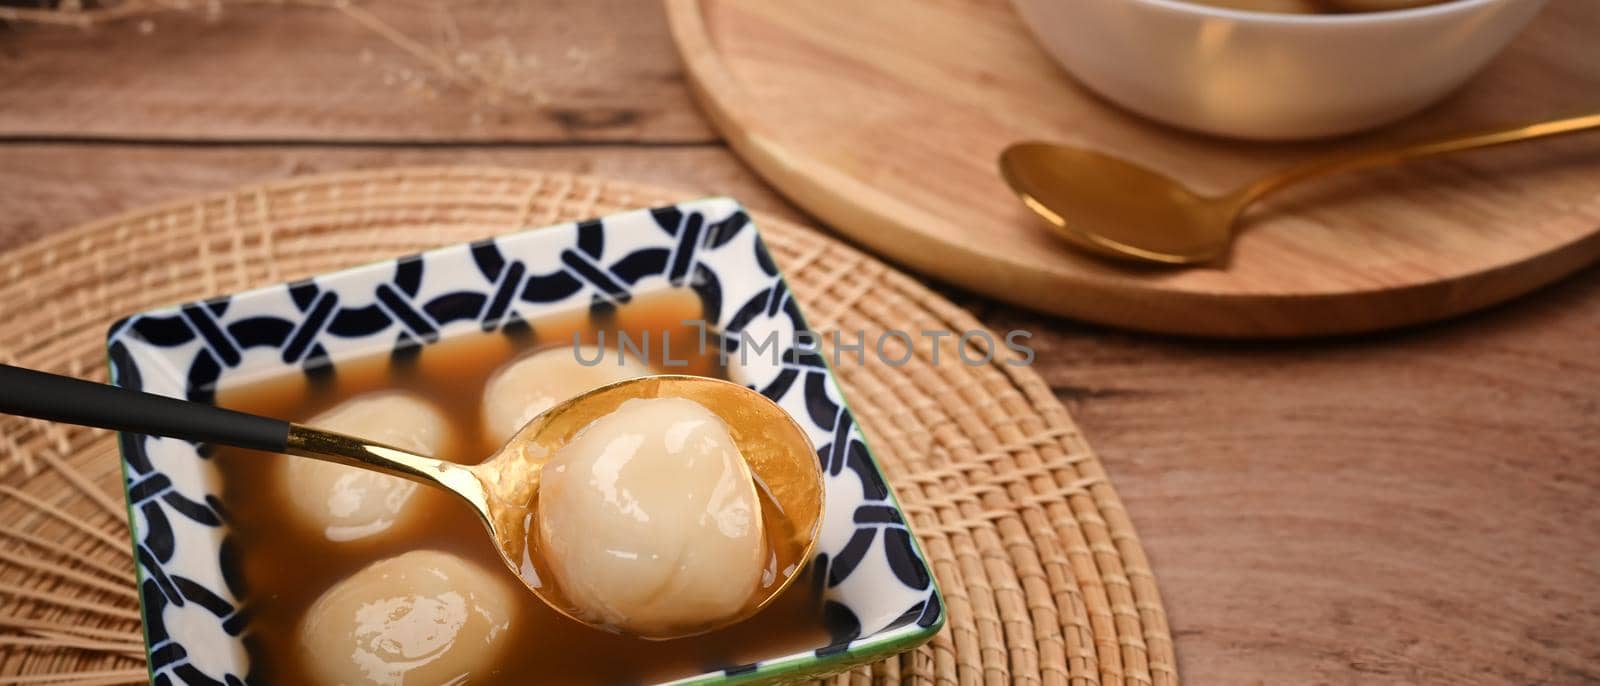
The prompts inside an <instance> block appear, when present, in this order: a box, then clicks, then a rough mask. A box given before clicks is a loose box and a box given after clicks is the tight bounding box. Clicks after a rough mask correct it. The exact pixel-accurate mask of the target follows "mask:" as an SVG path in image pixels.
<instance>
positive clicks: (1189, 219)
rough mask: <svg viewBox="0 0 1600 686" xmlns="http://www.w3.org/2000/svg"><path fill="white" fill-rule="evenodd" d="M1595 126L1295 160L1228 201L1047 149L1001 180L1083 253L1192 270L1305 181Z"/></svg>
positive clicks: (1547, 125) (1122, 166)
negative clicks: (1242, 222)
mask: <svg viewBox="0 0 1600 686" xmlns="http://www.w3.org/2000/svg"><path fill="white" fill-rule="evenodd" d="M1594 128H1600V114H1590V115H1585V116H1581V117H1570V118H1567V119H1557V120H1554V121H1546V122H1540V123H1536V124H1528V125H1525V126H1517V127H1513V128H1509V129H1498V130H1494V131H1486V132H1482V133H1475V134H1468V135H1462V136H1454V137H1451V138H1444V139H1440V140H1435V141H1427V142H1422V143H1409V144H1403V145H1399V146H1395V147H1388V148H1376V149H1371V150H1362V151H1358V152H1352V153H1340V154H1334V155H1331V156H1328V157H1322V158H1319V159H1313V160H1310V161H1307V162H1302V163H1300V164H1297V165H1295V166H1292V167H1289V168H1288V169H1284V170H1283V171H1280V172H1278V173H1276V174H1272V175H1271V176H1267V177H1266V178H1263V179H1260V180H1258V181H1256V182H1255V183H1251V184H1249V185H1246V186H1245V187H1243V188H1240V189H1238V190H1235V191H1233V192H1230V193H1224V194H1222V195H1217V196H1205V195H1200V194H1198V193H1196V192H1194V191H1192V190H1190V189H1189V188H1188V187H1186V186H1184V185H1183V184H1181V183H1179V182H1178V181H1175V180H1173V179H1171V178H1168V177H1167V176H1164V175H1162V174H1161V173H1159V172H1156V171H1154V170H1152V169H1149V168H1147V167H1143V166H1140V165H1137V164H1134V163H1133V162H1129V161H1127V160H1124V159H1121V158H1119V157H1114V156H1112V155H1109V154H1106V153H1102V152H1097V151H1094V150H1087V149H1084V148H1074V147H1070V146H1066V145H1057V144H1054V143H1038V142H1028V143H1017V144H1014V145H1012V146H1011V147H1008V148H1006V149H1005V151H1004V152H1002V153H1000V175H1001V176H1002V177H1004V178H1005V180H1006V183H1007V184H1009V185H1010V186H1011V190H1013V191H1015V192H1016V194H1017V196H1018V197H1020V198H1021V199H1022V202H1023V204H1024V205H1027V206H1028V209H1031V210H1033V212H1034V214H1037V215H1039V216H1040V217H1042V218H1044V220H1045V221H1046V222H1048V223H1049V225H1050V226H1051V228H1052V229H1054V230H1055V233H1056V234H1057V235H1059V236H1060V237H1062V238H1065V239H1066V240H1067V242H1069V243H1072V244H1073V245H1076V246H1078V247H1080V248H1083V249H1084V250H1087V251H1089V252H1092V253H1095V254H1097V255H1103V256H1106V257H1115V258H1119V259H1124V260H1134V261H1143V262H1159V263H1163V264H1196V263H1202V262H1209V261H1212V260H1215V259H1217V258H1219V257H1222V256H1223V255H1225V254H1226V253H1227V252H1228V247H1229V246H1230V245H1231V244H1232V243H1233V237H1234V225H1235V224H1236V223H1237V222H1238V219H1239V215H1240V214H1241V213H1242V212H1244V209H1245V208H1246V207H1248V206H1249V205H1250V204H1251V203H1253V202H1255V201H1257V200H1260V199H1261V198H1262V197H1263V196H1265V195H1267V194H1268V193H1272V192H1274V191H1277V190H1279V189H1282V188H1284V187H1286V186H1289V185H1291V184H1294V183H1298V182H1300V181H1304V180H1306V179H1310V178H1314V177H1318V176H1322V175H1325V174H1333V173H1336V172H1342V171H1350V170H1353V169H1364V168H1367V167H1376V166H1380V165H1386V164H1394V163H1396V162H1402V161H1405V160H1409V159H1413V158H1417V157H1428V156H1431V155H1442V154H1445V153H1450V152H1457V151H1460V150H1470V149H1473V148H1483V147H1488V146H1491V145H1503V144H1506V143H1516V142H1518V141H1525V140H1531V139H1534V138H1544V137H1546V136H1556V135H1560V134H1566V133H1576V132H1578V131H1585V130H1588V129H1594Z"/></svg>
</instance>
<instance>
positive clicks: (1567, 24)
mask: <svg viewBox="0 0 1600 686" xmlns="http://www.w3.org/2000/svg"><path fill="white" fill-rule="evenodd" d="M667 8H668V14H669V17H670V21H671V23H672V31H673V35H674V36H675V38H676V39H677V41H678V45H679V49H680V50H681V51H682V53H683V56H684V61H685V63H686V64H687V66H688V70H689V73H690V75H691V78H692V80H693V82H694V84H695V88H696V92H697V95H698V97H699V98H700V101H701V103H702V104H703V106H704V107H705V108H706V110H707V111H708V112H709V114H710V115H711V117H712V119H713V120H715V122H716V124H717V126H718V127H719V128H720V129H721V130H722V131H723V133H724V134H726V135H727V137H728V139H729V141H730V142H731V144H732V145H733V147H734V148H735V149H736V150H737V151H738V152H739V153H740V154H741V155H742V156H743V157H744V158H745V160H747V161H748V162H749V163H750V164H751V165H753V166H754V167H755V168H756V169H757V170H758V171H759V172H760V173H761V174H762V175H764V176H765V177H766V178H767V179H768V180H769V181H771V182H772V183H773V184H774V185H775V186H777V187H778V188H779V189H780V190H782V191H783V192H784V193H786V194H787V195H788V196H789V197H790V198H791V199H793V200H794V201H795V202H797V203H799V204H800V205H801V206H803V207H805V208H806V209H807V210H809V211H811V212H812V213H814V214H816V215H817V216H818V217H820V218H821V219H822V220H824V221H826V222H827V223H829V224H830V225H832V226H833V227H834V228H835V229H836V230H838V231H840V232H843V233H844V234H846V235H848V236H849V237H850V238H852V239H854V240H855V241H858V242H859V243H861V244H863V245H865V246H867V247H869V248H871V249H872V250H874V251H876V252H878V253H880V254H882V255H885V256H887V257H889V258H890V259H893V260H895V261H897V262H900V263H902V264H904V265H907V266H909V267H911V268H913V269H916V270H918V271H920V272H922V273H925V274H929V275H932V276H935V277H938V278H941V279H945V280H948V281H951V282H953V283H956V284H959V285H961V286H964V287H966V288H969V289H972V290H974V291H978V292H980V293H984V294H986V295H989V296H992V297H995V298H999V299H1001V300H1006V301H1010V302H1013V303H1017V304H1020V305H1024V306H1027V307H1031V308H1036V309H1039V310H1043V311H1046V312H1051V313H1055V314H1061V315H1066V316H1070V317H1077V318H1081V319H1087V320H1091V321H1096V322H1103V323H1106V324H1112V325H1117V326H1124V327H1131V328H1136V329H1145V330H1151V331H1161V332H1171V333H1183V334H1194V335H1205V336H1228V337H1284V336H1306V335H1324V334H1337V333H1349V332H1356V331H1366V330H1373V329H1381V328H1386V327H1393V326H1400V325H1405V324H1412V323H1417V322H1424V321H1430V320H1435V319H1439V318H1443V317H1448V316H1450V315H1454V314H1458V313H1461V312H1466V311H1469V310H1472V309H1475V308H1479V307H1483V306H1486V305H1490V304H1493V303H1496V302H1499V301H1502V300H1505V299H1507V298H1510V297H1513V296H1516V295H1519V294H1522V293H1525V292H1527V291H1529V290H1532V289H1534V288H1537V287H1539V286H1541V285H1544V284H1546V283H1549V282H1551V281H1553V280H1555V279H1558V278H1560V277H1562V276H1565V275H1567V274H1569V273H1571V272H1573V271H1575V270H1577V269H1579V268H1581V267H1582V266H1584V265H1586V264H1588V263H1590V262H1591V261H1593V260H1594V259H1596V257H1600V134H1593V133H1590V134H1579V135H1576V136H1572V137H1568V138H1564V139H1553V140H1548V141H1543V142H1536V143H1528V144H1522V145H1516V146H1510V147H1506V148H1502V149H1498V150H1485V151H1477V152H1471V153H1465V154H1461V155H1456V156H1452V157H1448V158H1439V159H1436V160H1430V161H1424V162H1418V163H1414V164H1411V165H1408V166H1405V167H1397V168H1392V169H1382V170H1377V171H1372V172H1367V173H1359V174H1354V175H1348V176H1340V177H1332V178H1329V179H1326V180H1323V181H1317V182H1312V183H1309V184H1307V185H1304V186H1302V187H1299V188H1298V189H1292V190H1290V191H1287V192H1286V193H1285V194H1283V195H1280V196H1276V197H1274V198H1269V200H1268V201H1267V202H1265V203H1263V204H1262V205H1260V206H1258V207H1256V208H1254V209H1253V210H1252V212H1251V213H1250V214H1249V215H1248V216H1247V218H1246V221H1247V228H1246V229H1245V231H1244V233H1243V235H1242V236H1241V239H1240V240H1239V242H1238V244H1237V246H1236V247H1235V250H1234V253H1233V255H1232V258H1231V260H1230V261H1229V263H1228V264H1227V265H1225V266H1222V267H1205V268H1191V269H1180V270H1173V269H1166V268H1159V269H1157V268H1145V267H1140V266H1132V265H1118V264H1112V263H1106V262H1101V261H1098V260H1095V259H1093V258H1089V257H1085V256H1083V255H1080V254H1078V253H1076V252H1074V251H1073V250H1072V249H1070V248H1068V247H1066V246H1064V245H1063V244H1061V243H1059V242H1057V240H1056V239H1055V238H1053V237H1052V236H1051V235H1050V234H1049V233H1047V232H1046V230H1045V229H1044V228H1043V226H1042V225H1040V224H1038V223H1036V221H1037V220H1035V219H1034V218H1033V217H1032V216H1031V215H1030V214H1028V213H1027V212H1026V210H1024V209H1023V207H1022V205H1021V204H1019V203H1018V202H1017V201H1016V199H1015V197H1014V196H1013V195H1012V194H1011V192H1010V191H1009V190H1008V189H1007V188H1006V187H1005V185H1004V184H1003V183H1002V182H1001V180H1000V177H999V174H998V172H997V170H996V166H995V160H996V158H997V156H998V155H999V153H1000V151H1001V150H1002V149H1003V148H1004V147H1005V146H1006V145H1007V144H1009V143H1011V142H1013V141H1018V140H1025V139H1042V140H1051V141H1062V142H1069V143H1075V144H1079V145H1085V146H1091V147H1096V148H1100V149H1104V150H1108V151H1112V152H1115V153H1118V154H1121V155H1124V156H1127V157H1130V158H1133V159H1135V160H1138V161H1140V162H1143V163H1145V164H1148V165H1151V166H1153V167H1155V168H1157V169H1160V170H1163V171H1165V172H1167V173H1169V174H1171V175H1172V176H1174V177H1176V178H1178V179H1180V180H1183V181H1185V182H1187V183H1189V184H1190V185H1192V186H1194V187H1195V188H1197V189H1200V190H1204V191H1221V190H1224V189H1228V188H1232V187H1234V186H1236V185H1239V184H1241V183H1243V182H1245V181H1247V180H1250V179H1253V178H1255V177H1256V176H1258V175H1260V174H1262V173H1264V172H1266V171H1268V170H1273V169H1278V168H1281V167H1283V166H1285V165H1288V164H1290V163H1292V162H1294V161H1296V160H1300V159H1304V158H1306V157H1309V156H1312V155H1315V154H1319V153H1325V152H1328V151H1331V150H1334V149H1340V148H1346V147H1349V146H1355V145H1364V144H1370V143H1376V142H1378V141H1381V140H1399V139H1414V138H1420V137H1425V136H1432V135H1437V134H1444V133H1447V132H1453V131H1459V130H1466V129H1476V128H1483V127H1488V126H1497V125H1499V124H1502V123H1510V122H1519V121H1522V120H1527V119H1537V118H1547V117H1554V116H1560V115H1565V114H1571V113H1577V112H1580V111H1586V110H1593V109H1600V42H1597V41H1595V40H1593V38H1594V36H1596V35H1600V3H1596V2H1595V1H1594V0H1552V1H1551V2H1550V4H1549V6H1548V7H1546V9H1545V10H1544V12H1543V14H1542V15H1541V16H1540V17H1539V18H1537V19H1536V20H1535V21H1534V24H1533V25H1532V26H1530V27H1529V29H1528V31H1527V32H1526V33H1524V34H1523V35H1522V36H1521V37H1519V38H1518V39H1517V40H1516V42H1515V43H1513V45H1512V46H1511V47H1510V49H1509V50H1507V52H1506V53H1505V54H1503V55H1502V56H1501V57H1500V58H1499V59H1498V60H1497V61H1496V62H1494V63H1493V64H1492V65H1491V66H1490V68H1489V69H1488V70H1487V71H1486V72H1484V73H1483V74H1482V75H1480V76H1479V77H1478V78H1477V79H1475V80H1474V81H1472V82H1470V83H1469V84H1468V85H1467V87H1466V88H1464V89H1463V90H1462V91H1461V92H1459V93H1457V94H1455V95H1454V96H1452V97H1451V98H1450V99H1449V100H1447V101H1445V102H1444V103H1443V104H1441V105H1438V106H1436V107H1434V108H1432V109H1430V110H1429V111H1427V112H1425V113H1423V114H1421V115H1419V116H1417V117H1413V118H1411V119H1409V120H1407V121H1404V122H1401V123H1399V124H1396V125H1394V126H1391V127H1388V128H1386V129H1383V130H1381V131H1378V132H1375V133H1372V134H1367V135H1365V136H1359V137H1352V138H1344V139H1339V140H1335V141H1324V142H1317V143H1302V144H1251V143H1240V142H1233V141H1225V140H1221V139H1215V138H1207V137H1202V136H1197V135H1193V134H1187V133H1183V132H1179V131H1176V130H1173V129H1170V128H1166V127H1163V126H1160V125H1157V124H1153V123H1150V122H1146V121H1144V120H1141V119H1139V118H1137V117H1135V116H1133V115H1131V114H1128V113H1125V112H1123V111H1121V110H1118V109H1116V108H1115V107H1114V106H1112V105H1109V104H1108V103H1106V102H1105V101H1103V100H1100V99H1098V98H1096V97H1095V96H1093V95H1091V94H1090V93H1089V92H1088V91H1086V90H1084V89H1083V88H1082V87H1080V86H1079V85H1077V84H1076V83H1075V82H1074V81H1073V80H1072V78H1071V77H1070V76H1069V75H1068V74H1067V73H1066V72H1065V71H1063V70H1061V69H1060V68H1059V67H1057V66H1056V64H1055V63H1054V62H1052V61H1051V60H1050V59H1049V58H1048V57H1047V56H1046V55H1045V53H1044V52H1043V51H1042V50H1041V49H1039V48H1038V47H1037V46H1036V45H1035V44H1034V42H1033V41H1032V39H1031V37H1030V36H1029V34H1028V33H1027V31H1026V29H1025V27H1023V25H1022V24H1021V23H1020V21H1019V20H1018V18H1017V17H1016V15H1015V14H1014V13H1013V12H1012V10H1011V8H1010V6H1009V5H1008V4H1007V3H1006V2H1004V0H983V1H981V2H975V1H973V0H876V1H874V2H852V1H848V0H825V1H813V2H793V3H776V2H774V3H744V2H726V1H718V0H667Z"/></svg>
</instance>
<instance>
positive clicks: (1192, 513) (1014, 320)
mask: <svg viewBox="0 0 1600 686" xmlns="http://www.w3.org/2000/svg"><path fill="white" fill-rule="evenodd" d="M1597 302H1600V269H1589V270H1587V271H1585V272H1583V273H1581V274H1580V275H1578V276H1577V277H1575V278H1573V279H1571V280H1568V281H1566V282H1564V283H1562V284H1559V285H1557V286H1554V287H1551V288H1548V289H1545V290H1543V291H1540V292H1537V293H1535V294H1533V295H1531V296H1529V297H1526V298H1524V299H1522V300H1519V301H1516V302H1514V303H1511V304H1508V305H1505V306H1502V307H1498V308H1495V309H1492V310H1489V311H1487V312H1483V313H1480V314H1477V315H1471V316H1468V317H1464V318H1461V319H1458V320H1455V321H1454V322H1448V323H1444V324H1440V325H1435V326H1428V327H1424V328H1420V329H1410V330H1405V331H1400V332H1396V333H1392V334H1387V335H1382V336H1369V337H1363V338H1360V339H1343V340H1337V341H1323V342H1308V343H1294V344H1271V345H1266V344H1253V345H1239V344H1231V345H1230V344H1218V343H1201V342H1194V341H1184V340H1179V339H1167V338H1158V337H1150V336H1141V335H1136V334H1128V333H1120V332H1111V331H1106V330H1102V329H1099V328H1096V327H1091V326H1087V325H1079V324H1074V323H1071V322H1067V321H1063V320H1042V319H1040V318H1039V317H1038V316H1037V315H1033V314H1028V313H1022V312H1019V311H1016V310H1013V309H1009V308H997V307H988V308H984V307H980V308H978V309H979V310H980V311H982V310H984V309H987V311H984V312H982V315H983V319H984V320H985V321H986V322H987V323H988V324H989V325H990V326H991V327H994V328H995V329H997V330H1007V329H1012V328H1026V329H1031V330H1033V331H1035V332H1036V334H1037V335H1036V337H1035V338H1034V340H1033V343H1034V345H1036V346H1037V349H1038V358H1039V365H1038V367H1037V369H1038V371H1039V372H1041V374H1042V375H1043V376H1044V377H1045V378H1046V379H1047V380H1048V381H1049V382H1050V383H1051V384H1052V386H1053V387H1054V389H1055V390H1056V392H1057V395H1058V396H1059V397H1061V398H1062V399H1063V400H1064V401H1065V402H1066V403H1067V405H1068V408H1069V409H1070V411H1071V412H1072V415H1073V417H1074V418H1075V419H1076V420H1077V421H1078V423H1079V425H1080V426H1081V427H1082V428H1083V431H1084V435H1085V436H1087V437H1088V438H1089V441H1090V443H1091V444H1092V445H1093V446H1094V447H1095V449H1096V452H1098V453H1099V454H1100V456H1101V458H1102V460H1103V461H1104V463H1105V466H1106V470H1107V472H1108V473H1110V474H1111V477H1112V478H1113V479H1114V481H1115V483H1116V486H1117V490H1118V492H1119V493H1120V494H1121V496H1122V498H1123V500H1124V502H1125V503H1126V505H1127V508H1128V511H1129V513H1131V515H1132V517H1133V520H1134V523H1135V525H1136V526H1138V528H1139V533H1140V535H1141V537H1142V538H1143V541H1144V544H1145V549H1146V551H1147V552H1148V554H1149V556H1150V558H1151V562H1152V565H1153V566H1154V569H1155V572H1156V576H1157V579H1158V581H1159V583H1160V587H1161V591H1162V595H1163V597H1164V598H1165V601H1166V604H1167V611H1168V613H1169V616H1170V618H1171V624H1172V627H1173V629H1174V636H1175V643H1176V645H1177V650H1178V657H1179V666H1180V673H1181V674H1183V675H1184V679H1185V681H1187V682H1188V683H1190V684H1286V683H1334V684H1341V683H1364V684H1367V683H1406V684H1419V683H1429V684H1465V683H1518V684H1527V683H1547V684H1579V683H1590V684H1592V683H1596V682H1597V681H1600V667H1597V665H1600V643H1596V641H1595V637H1597V636H1600V596H1597V595H1596V594H1595V589H1597V588H1600V510H1597V509H1596V508H1595V506H1594V505H1595V503H1596V502H1600V472H1596V470H1595V464H1596V462H1595V457H1596V454H1595V446H1596V445H1600V393H1597V391H1596V389H1597V388H1600V361H1597V360H1596V359H1595V357H1594V354H1593V352H1594V345H1595V343H1594V342H1595V341H1597V340H1600V307H1596V306H1595V303H1597ZM968 304H970V303H968Z"/></svg>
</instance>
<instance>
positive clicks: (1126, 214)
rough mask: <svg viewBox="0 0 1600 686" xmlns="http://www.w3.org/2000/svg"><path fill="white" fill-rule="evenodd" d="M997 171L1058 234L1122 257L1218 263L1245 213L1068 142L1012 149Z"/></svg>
mask: <svg viewBox="0 0 1600 686" xmlns="http://www.w3.org/2000/svg"><path fill="white" fill-rule="evenodd" d="M1000 174H1001V176H1002V177H1004V178H1005V181H1006V183H1007V184H1008V185H1010V186H1011V189H1012V190H1013V191H1015V192H1016V193H1017V196H1018V197H1019V198H1021V199H1022V202H1023V204H1024V205H1027V206H1028V209H1031V210H1033V212H1034V213H1035V214H1037V215H1039V216H1040V217H1041V218H1043V219H1044V220H1045V222H1046V223H1047V224H1048V225H1049V226H1050V228H1051V229H1053V230H1054V231H1055V233H1056V235H1058V236H1060V237H1061V238H1064V239H1066V240H1067V241H1068V242H1070V243H1072V244H1073V245H1076V246H1078V247H1080V248H1083V249H1084V250H1087V251H1089V252H1092V253H1095V254H1097V255H1102V256H1105V257H1112V258H1118V259H1134V260H1143V261H1148V262H1160V263H1164V264H1192V263H1196V262H1207V261H1210V260H1213V259H1216V258H1218V257H1220V256H1222V254H1223V253H1224V252H1226V251H1227V249H1228V243H1229V239H1230V237H1231V233H1232V228H1231V227H1232V224H1233V220H1234V217H1235V216H1236V215H1237V214H1238V212H1239V209H1240V208H1239V206H1238V203H1237V201H1235V200H1232V199H1229V198H1208V197H1205V196H1201V195H1199V194H1197V193H1194V192H1193V191H1190V190H1189V189H1188V188H1187V187H1185V186H1184V185H1183V184H1181V183H1179V182H1177V181H1175V180H1173V179H1171V178H1170V177H1167V176H1165V175H1162V174H1160V173H1159V172H1156V171H1153V170H1151V169H1148V168H1146V167H1142V166H1139V165H1137V164H1134V163H1133V162H1129V161H1127V160H1124V159H1122V158H1119V157H1113V156H1111V155H1107V154H1105V153H1102V152H1099V151H1096V150H1089V149H1085V148H1074V147H1068V146H1065V145H1053V144H1050V143H1037V142H1030V143H1018V144H1016V145H1012V146H1011V147H1008V148H1006V149H1005V151H1004V152H1002V153H1001V154H1000Z"/></svg>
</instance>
